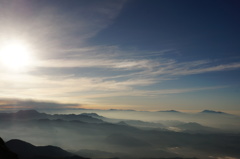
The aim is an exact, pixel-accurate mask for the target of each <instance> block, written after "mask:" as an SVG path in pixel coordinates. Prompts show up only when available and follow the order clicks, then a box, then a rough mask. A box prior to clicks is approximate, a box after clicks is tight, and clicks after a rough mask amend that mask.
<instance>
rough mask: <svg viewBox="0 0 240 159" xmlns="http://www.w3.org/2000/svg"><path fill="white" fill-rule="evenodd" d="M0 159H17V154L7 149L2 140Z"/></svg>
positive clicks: (0, 142) (0, 141) (0, 139)
mask: <svg viewBox="0 0 240 159" xmlns="http://www.w3.org/2000/svg"><path fill="white" fill-rule="evenodd" d="M0 158H1V159H18V156H17V154H16V153H14V152H12V151H10V150H9V149H8V147H7V146H6V145H5V143H4V141H3V140H2V138H0Z"/></svg>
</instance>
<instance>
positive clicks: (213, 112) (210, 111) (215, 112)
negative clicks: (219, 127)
mask: <svg viewBox="0 0 240 159" xmlns="http://www.w3.org/2000/svg"><path fill="white" fill-rule="evenodd" d="M200 113H211V114H227V113H225V112H221V111H214V110H203V111H201V112H200Z"/></svg>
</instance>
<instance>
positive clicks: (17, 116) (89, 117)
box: [0, 110, 104, 123]
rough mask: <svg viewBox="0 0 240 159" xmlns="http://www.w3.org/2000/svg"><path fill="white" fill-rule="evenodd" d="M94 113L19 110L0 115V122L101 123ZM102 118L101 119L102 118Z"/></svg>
mask: <svg viewBox="0 0 240 159" xmlns="http://www.w3.org/2000/svg"><path fill="white" fill-rule="evenodd" d="M100 118H101V116H99V115H98V114H96V113H83V114H78V115H76V114H54V115H51V114H46V113H40V112H38V111H36V110H19V111H18V112H16V113H0V120H18V121H19V120H34V119H52V120H57V119H60V120H67V121H70V120H79V121H82V122H87V123H103V122H104V121H103V120H102V119H100ZM102 118H103V117H102Z"/></svg>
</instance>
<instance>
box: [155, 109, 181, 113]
mask: <svg viewBox="0 0 240 159" xmlns="http://www.w3.org/2000/svg"><path fill="white" fill-rule="evenodd" d="M158 112H162V113H181V112H179V111H176V110H161V111H158Z"/></svg>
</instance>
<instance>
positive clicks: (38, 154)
mask: <svg viewBox="0 0 240 159" xmlns="http://www.w3.org/2000/svg"><path fill="white" fill-rule="evenodd" d="M6 146H7V147H8V148H9V149H10V150H11V151H13V152H14V153H16V154H18V156H19V159H38V158H39V159H40V158H41V159H86V158H83V157H79V156H76V155H73V154H72V153H69V152H67V151H65V150H63V149H61V148H59V147H55V146H34V145H32V144H30V143H27V142H25V141H21V140H17V139H14V140H10V141H8V142H6Z"/></svg>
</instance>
